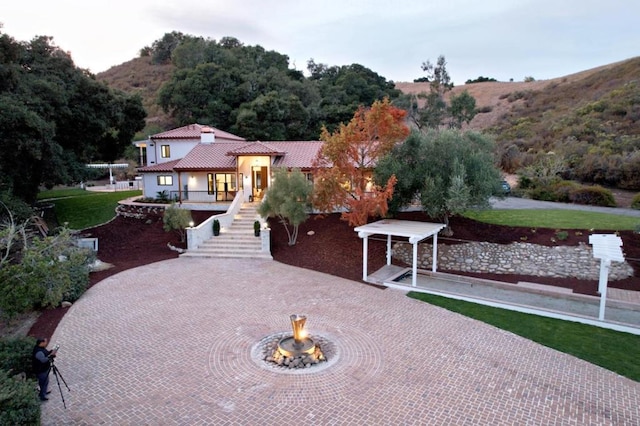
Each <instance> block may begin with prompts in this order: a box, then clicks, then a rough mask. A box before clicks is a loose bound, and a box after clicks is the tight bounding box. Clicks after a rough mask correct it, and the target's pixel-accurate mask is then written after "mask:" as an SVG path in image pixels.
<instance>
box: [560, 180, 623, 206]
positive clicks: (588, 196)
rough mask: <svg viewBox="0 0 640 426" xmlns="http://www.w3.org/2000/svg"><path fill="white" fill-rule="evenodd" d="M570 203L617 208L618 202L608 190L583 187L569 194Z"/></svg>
mask: <svg viewBox="0 0 640 426" xmlns="http://www.w3.org/2000/svg"><path fill="white" fill-rule="evenodd" d="M569 198H570V201H571V202H573V203H576V204H586V205H590V206H602V207H615V206H616V201H615V199H614V198H613V194H612V193H611V191H609V190H608V189H605V188H603V187H601V186H599V185H594V186H582V187H580V188H577V189H574V190H572V191H571V193H570V194H569Z"/></svg>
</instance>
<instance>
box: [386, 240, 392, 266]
mask: <svg viewBox="0 0 640 426" xmlns="http://www.w3.org/2000/svg"><path fill="white" fill-rule="evenodd" d="M387 265H391V234H389V235H387Z"/></svg>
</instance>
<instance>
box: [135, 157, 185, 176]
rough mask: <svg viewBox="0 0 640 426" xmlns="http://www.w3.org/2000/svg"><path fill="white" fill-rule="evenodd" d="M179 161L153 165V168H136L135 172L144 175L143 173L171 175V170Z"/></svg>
mask: <svg viewBox="0 0 640 426" xmlns="http://www.w3.org/2000/svg"><path fill="white" fill-rule="evenodd" d="M179 161H180V160H172V161H167V162H166V163H160V164H154V165H153V166H145V167H138V169H137V170H138V172H140V173H144V172H153V173H158V172H169V173H173V168H174V167H175V165H176V164H178V162H179Z"/></svg>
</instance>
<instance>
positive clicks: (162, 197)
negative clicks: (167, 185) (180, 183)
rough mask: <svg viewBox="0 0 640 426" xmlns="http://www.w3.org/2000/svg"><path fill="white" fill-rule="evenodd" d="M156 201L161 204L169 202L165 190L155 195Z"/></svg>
mask: <svg viewBox="0 0 640 426" xmlns="http://www.w3.org/2000/svg"><path fill="white" fill-rule="evenodd" d="M156 200H158V202H161V203H168V202H169V193H168V192H167V191H166V190H164V191H158V192H157V193H156Z"/></svg>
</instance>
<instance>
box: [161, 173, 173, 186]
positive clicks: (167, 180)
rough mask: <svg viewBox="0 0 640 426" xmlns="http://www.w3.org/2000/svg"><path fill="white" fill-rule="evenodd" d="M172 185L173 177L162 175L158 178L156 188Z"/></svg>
mask: <svg viewBox="0 0 640 426" xmlns="http://www.w3.org/2000/svg"><path fill="white" fill-rule="evenodd" d="M171 185H173V176H171V175H162V176H158V186H171Z"/></svg>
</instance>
